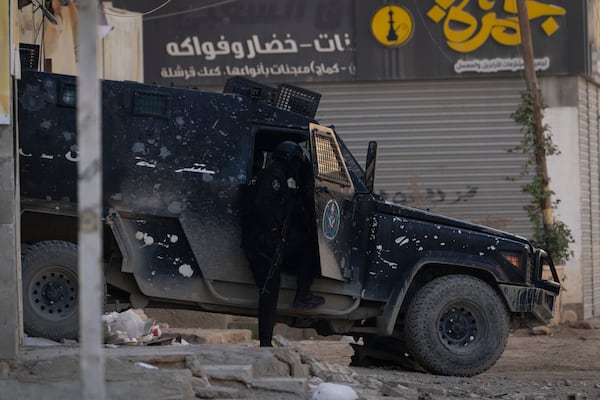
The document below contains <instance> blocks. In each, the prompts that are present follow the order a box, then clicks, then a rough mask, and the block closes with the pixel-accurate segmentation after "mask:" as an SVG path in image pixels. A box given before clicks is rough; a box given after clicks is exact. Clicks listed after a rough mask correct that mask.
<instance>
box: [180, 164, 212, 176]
mask: <svg viewBox="0 0 600 400" xmlns="http://www.w3.org/2000/svg"><path fill="white" fill-rule="evenodd" d="M175 172H178V173H181V172H193V173H196V174H209V175H214V174H216V172H215V171H212V170H209V169H206V164H198V163H194V166H193V167H185V168H179V169H176V170H175Z"/></svg>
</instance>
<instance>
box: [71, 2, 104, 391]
mask: <svg viewBox="0 0 600 400" xmlns="http://www.w3.org/2000/svg"><path fill="white" fill-rule="evenodd" d="M78 5H79V24H78V32H77V39H78V47H79V62H78V64H79V71H78V72H79V74H78V78H77V147H78V149H77V150H78V152H79V161H78V163H77V168H78V171H77V172H78V184H77V189H78V190H77V196H78V212H79V241H78V244H79V258H78V265H79V293H80V296H79V299H80V303H79V339H80V340H79V341H80V355H79V360H80V362H79V365H80V373H81V376H80V378H81V387H82V396H81V398H82V399H84V400H91V399H94V400H103V399H104V398H105V370H104V353H103V336H102V331H103V330H102V317H101V316H102V312H103V311H104V310H103V303H104V302H103V300H104V299H103V296H104V289H103V285H104V284H103V282H104V280H103V278H102V275H103V273H102V263H101V259H102V235H101V232H102V222H101V219H100V215H101V211H102V158H101V154H102V152H101V149H102V140H101V138H102V136H101V119H100V104H101V103H100V98H101V92H100V81H99V80H98V64H97V40H98V39H97V29H98V28H97V27H98V15H99V12H98V0H80V1H79V2H78Z"/></svg>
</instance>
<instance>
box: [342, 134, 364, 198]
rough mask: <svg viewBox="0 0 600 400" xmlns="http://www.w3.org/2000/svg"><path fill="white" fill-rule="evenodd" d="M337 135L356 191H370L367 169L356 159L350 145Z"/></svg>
mask: <svg viewBox="0 0 600 400" xmlns="http://www.w3.org/2000/svg"><path fill="white" fill-rule="evenodd" d="M335 136H336V138H337V141H338V143H339V145H340V149H341V150H342V155H343V156H344V161H345V162H346V166H347V167H348V172H349V173H350V177H351V178H352V183H354V187H355V188H356V191H357V192H360V193H368V192H369V190H368V189H367V185H366V182H365V171H364V170H363V169H362V167H361V166H360V164H359V163H358V161H356V159H355V158H354V156H353V155H352V153H351V152H350V150H348V147H346V143H344V141H343V140H342V138H340V137H339V136H338V134H337V133H336V135H335Z"/></svg>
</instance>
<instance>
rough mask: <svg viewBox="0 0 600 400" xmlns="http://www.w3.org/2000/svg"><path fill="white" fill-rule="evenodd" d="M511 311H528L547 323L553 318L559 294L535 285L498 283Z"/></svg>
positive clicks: (541, 321)
mask: <svg viewBox="0 0 600 400" xmlns="http://www.w3.org/2000/svg"><path fill="white" fill-rule="evenodd" d="M498 287H499V288H500V290H501V291H502V294H503V295H504V298H505V299H506V302H507V304H508V307H509V309H510V311H511V312H516V313H527V314H530V315H532V316H533V317H534V318H535V319H536V320H538V321H539V322H540V323H542V324H544V325H546V324H548V323H549V322H550V320H551V319H552V315H553V311H554V304H555V303H556V297H557V294H556V293H553V292H551V291H548V290H544V289H541V288H535V287H526V286H516V285H505V284H500V285H498Z"/></svg>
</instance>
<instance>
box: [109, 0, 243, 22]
mask: <svg viewBox="0 0 600 400" xmlns="http://www.w3.org/2000/svg"><path fill="white" fill-rule="evenodd" d="M171 1H173V0H166V1H165V2H164V3H162V4H161V5H159V6H158V7H156V8H153V9H152V10H150V11H145V12H142V13H136V15H123V14H115V13H111V12H110V11H106V10H104V13H105V14H106V15H113V16H116V17H131V18H135V17H138V16H139V14H141V15H142V16H144V17H145V16H147V15H150V14H153V13H155V12H157V11H158V10H160V9H161V8H163V7H165V6H167V5H168V4H169V3H171ZM237 1H238V0H223V1H219V2H216V3H213V4H208V5H205V6H201V7H196V8H191V9H189V10H181V11H175V12H172V13H168V14H162V15H157V16H154V17H149V18H144V20H146V21H149V20H153V19H160V18H167V17H173V16H176V15H182V14H189V13H193V12H196V11H202V10H206V9H209V8H214V7H219V6H222V5H225V4H229V3H234V2H237Z"/></svg>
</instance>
